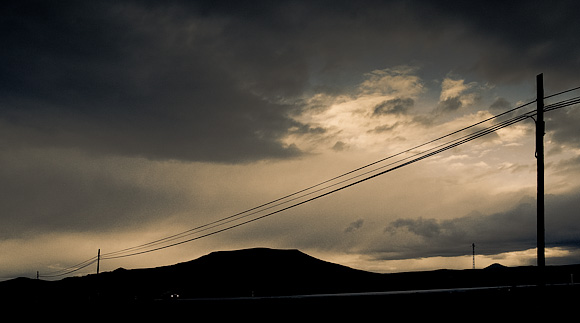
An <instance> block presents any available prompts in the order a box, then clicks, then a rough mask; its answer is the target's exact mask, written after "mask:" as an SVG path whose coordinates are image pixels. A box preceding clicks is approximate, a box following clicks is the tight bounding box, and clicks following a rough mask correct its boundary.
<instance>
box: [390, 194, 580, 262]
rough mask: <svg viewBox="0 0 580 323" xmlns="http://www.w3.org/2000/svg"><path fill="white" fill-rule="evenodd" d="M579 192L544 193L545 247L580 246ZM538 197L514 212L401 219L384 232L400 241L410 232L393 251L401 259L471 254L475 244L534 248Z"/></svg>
mask: <svg viewBox="0 0 580 323" xmlns="http://www.w3.org/2000/svg"><path fill="white" fill-rule="evenodd" d="M578 197H579V196H578V194H577V193H576V194H570V195H564V196H556V195H547V196H546V216H545V219H546V245H547V247H563V248H579V247H580V236H578V232H579V230H580V225H579V224H578V210H579V209H580V199H579V198H578ZM535 205H536V203H535V200H534V199H532V198H524V199H522V201H521V202H520V204H519V205H517V206H516V207H514V208H513V209H511V210H508V211H506V212H501V213H494V214H490V215H483V214H471V215H467V216H464V217H460V218H455V219H449V220H440V219H435V218H416V219H397V220H395V221H393V222H391V224H389V226H388V227H386V228H385V234H390V235H392V236H394V237H399V239H405V235H408V234H411V236H414V237H416V238H419V241H417V240H414V239H410V240H409V242H408V243H406V244H405V243H403V245H404V246H405V247H403V248H400V249H393V250H389V251H390V252H395V253H396V254H397V257H400V258H419V257H432V256H461V255H468V254H469V250H470V249H469V248H468V247H466V246H470V245H471V243H473V242H475V243H476V244H477V245H478V252H479V253H481V254H485V255H494V254H499V253H503V252H510V251H519V250H526V249H530V248H534V247H535V245H536V208H535Z"/></svg>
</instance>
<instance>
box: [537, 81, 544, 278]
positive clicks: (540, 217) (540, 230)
mask: <svg viewBox="0 0 580 323" xmlns="http://www.w3.org/2000/svg"><path fill="white" fill-rule="evenodd" d="M536 91H537V95H536V103H537V109H538V110H537V117H538V120H537V121H536V159H537V162H538V166H537V168H538V196H537V222H538V223H537V239H538V247H537V249H538V267H540V268H544V267H545V266H546V255H545V248H546V236H545V228H544V133H545V128H546V126H545V123H544V74H538V75H537V76H536Z"/></svg>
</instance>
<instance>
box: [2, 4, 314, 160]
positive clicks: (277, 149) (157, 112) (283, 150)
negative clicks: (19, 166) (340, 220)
mask: <svg viewBox="0 0 580 323" xmlns="http://www.w3.org/2000/svg"><path fill="white" fill-rule="evenodd" d="M51 4H52V3H46V2H41V3H37V4H35V5H32V4H30V3H19V4H17V5H13V6H12V7H10V8H7V10H6V11H4V13H3V17H4V18H3V22H2V38H3V39H4V43H5V45H4V48H5V50H3V51H2V53H3V54H2V57H1V59H2V62H3V63H2V70H3V73H2V77H1V79H0V82H1V84H2V90H0V91H1V92H0V104H1V108H2V110H1V112H2V113H1V115H0V117H1V118H2V119H3V121H4V123H5V124H6V128H5V130H4V131H7V129H9V130H11V131H12V135H10V134H6V135H7V136H4V137H3V138H9V139H10V140H5V141H4V145H17V144H20V143H22V144H24V145H32V146H38V145H47V146H61V147H82V148H83V149H88V150H91V151H98V152H103V153H112V154H122V155H142V156H146V157H149V158H159V159H165V158H171V159H186V160H202V161H224V162H238V161H248V160H256V159H262V158H285V157H291V156H296V155H298V154H299V153H300V152H299V150H298V149H297V148H296V147H294V146H285V145H283V144H282V143H281V142H280V138H281V137H282V136H283V135H284V134H285V133H286V131H287V130H288V129H289V128H290V127H293V126H296V125H297V123H296V122H294V121H293V120H291V119H289V118H288V117H287V116H286V115H287V113H288V112H289V109H290V108H291V106H289V105H286V104H283V103H276V102H273V101H272V100H268V98H265V97H264V95H268V96H270V97H271V96H272V95H273V93H274V94H276V95H286V94H288V93H294V92H295V91H296V90H295V88H299V87H300V86H301V83H302V82H303V79H302V77H301V76H300V75H301V74H300V66H297V65H296V64H298V65H299V62H296V64H293V63H292V62H291V61H290V60H289V59H287V58H285V57H280V58H279V59H280V61H284V62H285V63H287V64H289V66H288V67H287V68H291V69H292V71H293V73H287V72H288V71H284V70H280V69H276V68H274V67H273V66H272V64H275V62H271V60H275V59H277V58H276V57H275V55H273V54H272V53H271V52H269V53H263V51H261V50H262V48H256V47H257V46H258V45H259V43H260V40H259V38H251V39H249V38H247V37H245V36H246V35H244V34H243V31H241V34H239V35H236V34H235V30H233V29H235V28H236V27H235V26H232V25H231V24H228V22H226V21H224V20H220V19H217V18H216V19H215V20H214V19H209V18H208V19H204V18H201V17H200V16H199V14H197V13H196V12H195V11H190V12H182V11H181V10H182V9H184V8H179V7H174V6H168V7H167V8H164V7H144V8H141V7H138V6H137V5H136V4H133V3H130V2H127V3H120V4H116V3H110V4H108V5H105V3H102V2H96V3H91V4H82V3H79V2H71V3H66V2H59V3H58V4H59V5H58V6H54V5H51ZM185 9H187V8H185ZM229 28H232V29H229ZM264 50H265V49H264ZM251 51H255V54H252V53H251ZM280 55H282V56H283V54H280ZM268 60H270V62H269V61H268ZM279 65H280V66H282V64H279ZM258 67H259V68H258ZM263 70H267V71H272V72H271V74H265V73H262V72H263ZM274 70H276V73H274V72H273V71H274ZM285 72H286V73H285ZM257 80H259V81H260V82H261V83H260V82H258V81H257ZM258 83H259V84H258ZM256 92H259V93H256Z"/></svg>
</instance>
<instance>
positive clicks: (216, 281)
mask: <svg viewBox="0 0 580 323" xmlns="http://www.w3.org/2000/svg"><path fill="white" fill-rule="evenodd" d="M545 273H546V275H545V280H546V283H548V284H555V283H557V284H567V283H569V282H570V280H571V278H572V277H577V279H580V265H569V266H548V267H546V271H545ZM572 275H574V276H572ZM537 279H538V272H537V267H513V268H510V267H504V266H501V265H497V266H496V265H492V266H490V267H488V268H487V269H476V270H473V269H466V270H435V271H425V272H408V273H393V274H379V273H372V272H367V271H362V270H356V269H353V268H349V267H346V266H342V265H338V264H334V263H330V262H326V261H322V260H320V259H316V258H314V257H311V256H309V255H307V254H305V253H303V252H300V251H298V250H277V249H267V248H254V249H244V250H235V251H219V252H212V253H210V254H208V255H205V256H202V257H200V258H198V259H195V260H192V261H188V262H184V263H178V264H175V265H170V266H164V267H157V268H146V269H131V270H126V269H123V268H119V269H116V270H114V271H111V272H104V273H101V274H99V275H95V274H93V275H87V276H83V277H69V278H64V279H62V280H59V281H43V280H33V279H27V278H17V279H13V280H9V281H5V282H1V283H0V302H2V303H8V302H14V301H27V302H30V301H32V302H53V303H55V302H58V303H92V302H109V303H111V302H113V303H122V304H128V303H147V302H153V301H155V300H165V301H169V300H173V299H177V298H178V299H181V300H183V299H189V300H196V299H197V300H206V301H207V300H211V299H216V300H218V299H222V300H223V299H235V298H237V299H260V298H264V297H281V296H291V295H316V294H338V293H363V292H367V293H368V292H375V293H378V292H381V293H382V292H389V291H391V292H392V291H406V290H437V289H451V288H467V287H482V286H516V285H535V284H536V283H537V282H538V281H537ZM506 290H510V291H512V290H514V289H513V288H512V289H504V291H506ZM567 291H568V290H567ZM486 292H487V290H486ZM573 292H574V293H575V294H574V296H575V297H577V296H578V294H576V292H577V288H575V289H574V291H573ZM479 293H482V292H479ZM526 293H528V292H526ZM447 294H448V293H447ZM353 295H354V294H353ZM374 295H375V296H374V297H377V296H376V295H379V294H374ZM380 295H383V294H380ZM397 295H399V294H397ZM401 295H415V296H412V297H414V299H417V297H418V296H416V295H418V294H414V293H408V294H401ZM462 295H465V294H462ZM558 295H559V294H558ZM381 297H386V296H384V295H383V296H381ZM389 297H392V296H389ZM398 297H399V298H400V297H403V296H398ZM406 297H411V296H406ZM438 297H439V296H438ZM334 299H335V300H336V299H337V298H334ZM357 299H358V301H359V302H360V301H361V300H362V299H363V298H362V297H359V298H357ZM375 299H376V298H375ZM438 299H440V298H438ZM333 302H335V301H334V300H333ZM350 302H351V303H352V299H351V301H350ZM333 304H334V303H333Z"/></svg>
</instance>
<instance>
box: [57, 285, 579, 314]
mask: <svg viewBox="0 0 580 323" xmlns="http://www.w3.org/2000/svg"><path fill="white" fill-rule="evenodd" d="M579 301H580V285H578V284H575V285H557V286H544V287H539V286H520V287H497V288H484V289H480V288H476V289H457V290H435V291H406V292H405V293H389V292H387V293H380V292H379V293H356V294H344V295H305V296H291V297H264V298H259V297H255V298H252V297H243V298H223V299H221V298H211V299H178V300H157V301H152V302H146V303H133V304H118V303H106V302H105V303H100V304H93V305H92V306H91V307H88V306H86V307H82V306H81V307H76V308H75V309H76V310H77V311H78V310H80V311H81V313H91V311H97V312H103V311H104V312H106V313H114V314H112V315H113V316H114V317H115V318H116V319H118V320H131V321H136V320H145V321H153V320H163V321H171V320H179V321H183V320H184V319H187V320H188V321H204V322H206V321H212V322H225V321H237V320H243V321H246V320H247V321H250V320H251V321H253V322H254V321H259V322H278V321H284V322H294V321H300V322H311V321H320V322H330V321H341V322H345V321H351V320H352V321H356V322H364V321H371V320H372V321H411V322H417V321H419V320H421V321H425V320H441V319H443V320H445V322H449V321H451V322H458V321H462V322H466V321H475V322H483V321H484V320H485V321H488V320H490V321H491V320H493V321H500V322H506V321H508V320H509V321H512V320H516V321H514V322H521V321H524V320H530V321H531V320H534V321H536V320H538V319H542V320H548V321H549V322H557V321H564V322H567V321H570V322H577V320H578V314H577V312H578V304H580V302H579ZM64 307H66V305H64ZM60 313H62V312H60ZM53 314H58V313H56V312H53ZM49 316H50V315H49Z"/></svg>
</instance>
